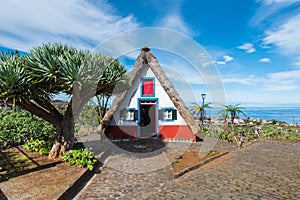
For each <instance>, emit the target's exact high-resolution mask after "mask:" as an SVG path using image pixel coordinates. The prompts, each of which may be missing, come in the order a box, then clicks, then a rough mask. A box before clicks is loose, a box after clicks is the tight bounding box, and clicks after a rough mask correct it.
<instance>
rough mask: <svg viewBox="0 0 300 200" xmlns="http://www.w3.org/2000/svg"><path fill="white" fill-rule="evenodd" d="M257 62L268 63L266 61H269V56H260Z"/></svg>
mask: <svg viewBox="0 0 300 200" xmlns="http://www.w3.org/2000/svg"><path fill="white" fill-rule="evenodd" d="M259 62H262V63H268V62H270V58H261V59H259Z"/></svg>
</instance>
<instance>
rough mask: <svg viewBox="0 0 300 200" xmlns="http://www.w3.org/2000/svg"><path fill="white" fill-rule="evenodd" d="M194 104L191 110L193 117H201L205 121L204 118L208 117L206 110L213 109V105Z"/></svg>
mask: <svg viewBox="0 0 300 200" xmlns="http://www.w3.org/2000/svg"><path fill="white" fill-rule="evenodd" d="M192 104H193V105H192V106H191V110H192V113H193V115H195V116H200V118H201V119H203V118H204V116H206V113H205V108H212V107H211V106H210V104H211V103H206V104H204V105H199V104H197V103H192Z"/></svg>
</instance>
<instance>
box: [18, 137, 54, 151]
mask: <svg viewBox="0 0 300 200" xmlns="http://www.w3.org/2000/svg"><path fill="white" fill-rule="evenodd" d="M23 147H24V148H25V149H27V150H29V151H38V152H39V153H40V154H41V155H48V154H49V151H50V148H51V147H50V141H44V140H39V139H32V138H31V139H30V140H26V141H25V143H24V144H23Z"/></svg>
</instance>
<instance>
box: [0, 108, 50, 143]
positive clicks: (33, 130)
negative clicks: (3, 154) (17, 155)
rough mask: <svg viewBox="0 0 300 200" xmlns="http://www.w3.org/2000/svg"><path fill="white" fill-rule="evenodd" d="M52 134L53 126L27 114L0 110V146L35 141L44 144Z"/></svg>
mask: <svg viewBox="0 0 300 200" xmlns="http://www.w3.org/2000/svg"><path fill="white" fill-rule="evenodd" d="M53 134H55V127H53V125H51V124H49V123H48V122H46V121H44V120H40V119H37V118H36V117H35V116H33V115H32V114H30V113H29V112H21V111H17V110H15V109H14V110H7V109H0V146H3V147H9V146H15V145H20V144H23V143H24V141H27V140H28V141H30V140H36V139H39V140H43V141H45V142H46V141H50V138H51V136H52V135H53Z"/></svg>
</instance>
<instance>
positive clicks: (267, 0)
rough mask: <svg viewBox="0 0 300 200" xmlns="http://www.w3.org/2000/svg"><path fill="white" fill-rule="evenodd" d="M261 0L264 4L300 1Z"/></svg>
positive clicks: (297, 0)
mask: <svg viewBox="0 0 300 200" xmlns="http://www.w3.org/2000/svg"><path fill="white" fill-rule="evenodd" d="M259 2H262V3H263V4H267V5H270V4H273V3H288V4H291V3H296V2H299V0H259Z"/></svg>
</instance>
